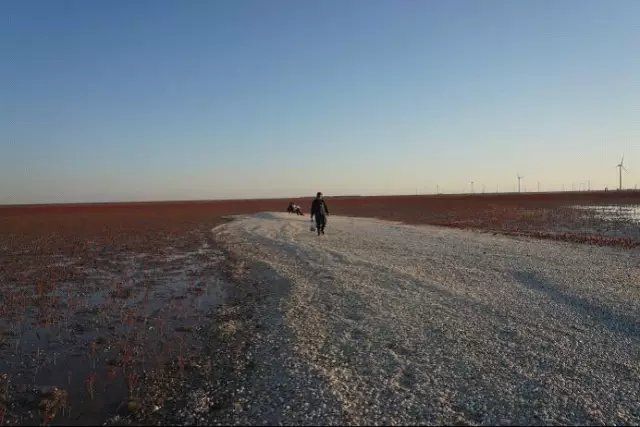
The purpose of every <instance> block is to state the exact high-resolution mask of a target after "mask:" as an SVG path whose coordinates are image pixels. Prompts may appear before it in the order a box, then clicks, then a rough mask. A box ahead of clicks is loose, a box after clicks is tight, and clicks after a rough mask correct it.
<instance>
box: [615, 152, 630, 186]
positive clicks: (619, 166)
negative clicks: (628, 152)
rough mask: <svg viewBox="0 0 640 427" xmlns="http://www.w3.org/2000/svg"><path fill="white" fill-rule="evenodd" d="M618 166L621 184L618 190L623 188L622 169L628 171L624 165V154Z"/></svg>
mask: <svg viewBox="0 0 640 427" xmlns="http://www.w3.org/2000/svg"><path fill="white" fill-rule="evenodd" d="M616 167H617V168H618V172H619V173H620V186H619V187H618V190H622V169H624V171H625V172H628V171H627V168H625V167H624V154H623V155H622V159H621V160H620V163H619V164H618V165H617V166H616Z"/></svg>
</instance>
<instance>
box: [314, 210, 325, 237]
mask: <svg viewBox="0 0 640 427" xmlns="http://www.w3.org/2000/svg"><path fill="white" fill-rule="evenodd" d="M324 223H325V219H324V215H316V230H317V231H318V236H319V235H320V234H321V233H322V229H323V227H324Z"/></svg>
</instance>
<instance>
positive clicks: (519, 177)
mask: <svg viewBox="0 0 640 427" xmlns="http://www.w3.org/2000/svg"><path fill="white" fill-rule="evenodd" d="M516 176H517V177H518V193H519V192H520V180H521V179H522V178H524V176H520V173H519V172H518V174H517V175H516Z"/></svg>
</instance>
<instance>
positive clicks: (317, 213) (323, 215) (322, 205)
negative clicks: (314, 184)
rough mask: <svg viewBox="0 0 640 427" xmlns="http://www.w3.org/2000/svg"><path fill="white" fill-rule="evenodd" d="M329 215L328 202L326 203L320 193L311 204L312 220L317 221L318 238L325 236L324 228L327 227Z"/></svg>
mask: <svg viewBox="0 0 640 427" xmlns="http://www.w3.org/2000/svg"><path fill="white" fill-rule="evenodd" d="M327 215H329V209H328V208H327V202H325V201H324V198H323V197H322V193H321V192H318V194H316V198H315V199H313V203H312V204H311V220H312V221H313V218H314V217H315V219H316V230H317V231H318V236H319V235H320V234H324V227H325V226H326V225H327Z"/></svg>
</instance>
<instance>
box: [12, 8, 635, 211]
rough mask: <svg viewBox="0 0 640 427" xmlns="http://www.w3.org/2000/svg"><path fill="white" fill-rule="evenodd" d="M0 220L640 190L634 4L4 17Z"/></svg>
mask: <svg viewBox="0 0 640 427" xmlns="http://www.w3.org/2000/svg"><path fill="white" fill-rule="evenodd" d="M0 18H1V21H0V22H2V25H0V51H1V52H2V59H1V60H0V146H1V149H0V204H14V203H15V204H18V203H58V202H102V201H129V200H173V199H177V200H185V199H213V198H253V197H280V196H281V197H289V196H298V195H313V194H315V192H316V191H323V192H324V193H325V194H326V195H328V196H331V195H349V194H362V195H368V194H414V193H416V192H417V193H420V194H423V193H433V192H435V191H436V189H439V191H440V192H468V191H470V190H471V184H470V183H471V181H473V182H474V191H475V192H481V191H482V190H483V189H484V190H485V191H487V192H489V191H496V189H497V190H498V191H513V190H514V189H515V188H516V185H517V179H516V175H517V174H518V173H519V174H521V175H522V176H524V178H523V181H522V185H523V189H526V190H528V191H532V190H537V188H538V183H539V185H540V188H541V190H561V189H562V187H563V186H564V188H565V189H567V190H569V189H571V188H572V187H573V188H575V189H578V188H584V187H586V186H587V185H588V184H587V183H589V182H590V185H591V188H593V189H596V188H604V187H605V186H607V187H609V188H615V187H616V186H617V177H618V172H617V169H616V165H617V164H618V163H619V162H620V158H621V156H622V155H623V154H624V156H625V166H626V167H627V169H628V172H627V173H625V175H624V177H623V179H624V185H625V186H628V187H633V186H635V185H636V184H640V55H639V54H638V53H639V52H640V1H637V0H631V1H623V0H616V1H613V2H610V1H590V0H580V1H569V0H567V1H545V0H536V1H481V0H474V1H459V0H446V1H435V0H430V1H427V0H424V1H401V0H393V1H391V0H390V1H378V0H366V1H364V0H349V1H344V0H340V1H328V0H323V1H321V2H311V1H278V0H269V1H264V0H259V1H241V0H234V1H222V0H215V1H214V0H211V1H203V0H200V1H175V0H174V1H163V0H153V1H141V0H138V1H124V0H114V1H97V0H89V1H87V0H81V1H56V0H46V1H41V2H34V1H29V0H20V1H13V0H3V1H1V2H0Z"/></svg>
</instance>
